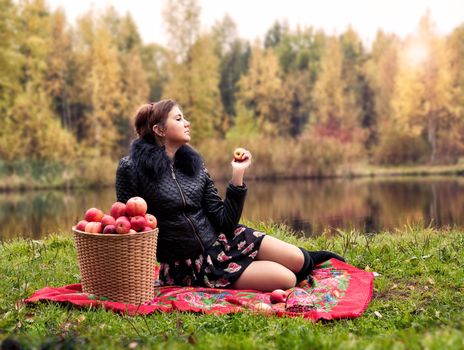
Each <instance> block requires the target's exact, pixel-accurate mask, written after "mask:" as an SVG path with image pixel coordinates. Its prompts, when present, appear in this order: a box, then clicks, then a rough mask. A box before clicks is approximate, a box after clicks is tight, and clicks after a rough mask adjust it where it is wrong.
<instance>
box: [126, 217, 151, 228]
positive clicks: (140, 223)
mask: <svg viewBox="0 0 464 350" xmlns="http://www.w3.org/2000/svg"><path fill="white" fill-rule="evenodd" d="M130 223H131V228H132V229H134V230H135V231H141V230H142V229H143V228H144V227H145V226H148V223H147V220H146V219H145V216H140V215H137V216H133V217H131V219H130Z"/></svg>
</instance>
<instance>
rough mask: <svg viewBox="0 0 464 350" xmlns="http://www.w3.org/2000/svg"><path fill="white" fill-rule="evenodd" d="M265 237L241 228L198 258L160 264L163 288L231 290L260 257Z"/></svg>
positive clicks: (219, 239)
mask: <svg viewBox="0 0 464 350" xmlns="http://www.w3.org/2000/svg"><path fill="white" fill-rule="evenodd" d="M265 235H266V234H265V233H264V232H259V231H255V230H253V229H252V228H249V227H247V226H244V225H238V226H237V228H236V229H235V232H234V234H233V237H226V235H225V234H224V233H221V234H220V235H219V236H218V238H217V240H216V241H215V242H214V243H213V244H212V245H211V247H209V248H208V249H207V250H206V251H205V252H204V253H202V254H201V255H199V256H197V257H196V258H192V259H187V260H180V261H175V262H173V263H161V264H160V273H159V277H160V281H159V282H160V285H162V286H166V285H176V286H201V287H208V288H227V287H230V286H231V285H232V284H233V283H234V282H235V281H236V280H237V279H238V278H239V277H240V275H241V274H242V273H243V271H245V269H246V268H247V267H248V265H250V264H251V262H252V261H253V260H254V259H255V258H256V255H258V250H259V246H260V245H261V241H262V240H263V238H264V236H265Z"/></svg>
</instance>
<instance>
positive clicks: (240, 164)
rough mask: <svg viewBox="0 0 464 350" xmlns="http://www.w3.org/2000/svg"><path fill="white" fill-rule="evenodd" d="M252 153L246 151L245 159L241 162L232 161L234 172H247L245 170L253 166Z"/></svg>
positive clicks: (244, 153)
mask: <svg viewBox="0 0 464 350" xmlns="http://www.w3.org/2000/svg"><path fill="white" fill-rule="evenodd" d="M251 158H252V156H251V153H250V151H249V150H245V152H243V159H244V160H242V161H241V162H237V161H236V160H235V158H234V159H232V162H231V163H230V164H231V165H232V169H233V170H243V171H245V169H247V168H248V167H249V166H250V165H251Z"/></svg>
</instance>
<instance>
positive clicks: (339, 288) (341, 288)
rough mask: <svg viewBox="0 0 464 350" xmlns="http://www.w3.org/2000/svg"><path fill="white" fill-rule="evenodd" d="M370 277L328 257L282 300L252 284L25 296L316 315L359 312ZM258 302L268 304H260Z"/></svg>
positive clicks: (121, 307)
mask: <svg viewBox="0 0 464 350" xmlns="http://www.w3.org/2000/svg"><path fill="white" fill-rule="evenodd" d="M373 280H374V276H373V274H372V273H371V272H366V271H364V270H360V269H357V268H356V267H353V266H351V265H348V264H346V263H343V262H340V261H338V260H335V259H332V260H329V261H327V262H325V263H323V264H321V265H319V266H318V267H317V268H316V269H315V271H314V276H313V283H308V281H303V282H301V283H300V284H299V285H298V286H297V287H295V288H292V289H291V290H290V294H289V297H288V298H287V301H286V302H285V303H278V304H271V303H270V300H269V298H270V293H262V292H259V291H255V290H232V289H212V288H198V287H157V288H155V295H154V298H153V299H152V300H151V301H149V302H147V303H145V304H144V305H138V306H137V305H130V304H123V303H117V302H112V301H108V300H101V299H99V298H98V297H96V296H94V295H89V294H86V293H83V292H82V289H81V285H80V284H71V285H67V286H64V287H58V288H52V287H46V288H43V289H40V290H38V291H37V292H35V293H34V294H33V295H32V296H31V297H30V298H28V299H26V300H25V302H26V303H34V302H37V301H41V300H51V301H57V302H67V303H71V304H74V305H78V306H81V307H89V306H102V307H105V308H106V309H107V310H112V311H115V312H125V313H127V314H129V315H135V314H145V315H146V314H150V313H152V312H155V311H161V312H170V311H174V310H179V311H192V312H203V313H216V314H226V313H234V312H241V311H245V310H252V311H257V312H260V313H264V314H266V315H276V316H303V317H304V318H307V319H312V320H314V321H317V320H319V319H325V320H330V319H338V318H354V317H359V316H360V315H361V314H362V313H363V312H364V310H365V309H366V308H367V305H368V304H369V301H370V300H371V298H372V288H373V287H372V285H373ZM262 303H265V304H268V305H269V306H271V308H270V309H266V310H264V309H263V305H262Z"/></svg>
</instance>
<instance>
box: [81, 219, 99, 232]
mask: <svg viewBox="0 0 464 350" xmlns="http://www.w3.org/2000/svg"><path fill="white" fill-rule="evenodd" d="M85 232H88V233H101V232H102V224H101V222H92V221H91V222H88V223H87V225H85Z"/></svg>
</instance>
